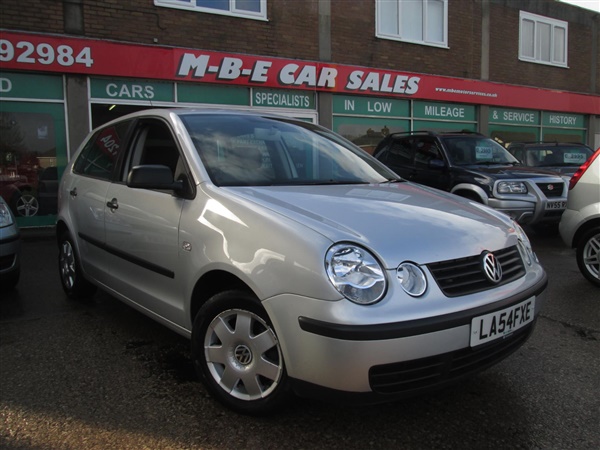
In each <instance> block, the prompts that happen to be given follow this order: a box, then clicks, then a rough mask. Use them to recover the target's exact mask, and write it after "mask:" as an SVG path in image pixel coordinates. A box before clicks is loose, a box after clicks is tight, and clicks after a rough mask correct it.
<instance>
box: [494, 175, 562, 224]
mask: <svg viewBox="0 0 600 450" xmlns="http://www.w3.org/2000/svg"><path fill="white" fill-rule="evenodd" d="M520 182H523V183H524V184H525V185H527V194H524V195H518V194H514V195H512V194H511V195H508V194H500V193H499V192H498V189H497V188H498V182H497V183H496V184H495V185H494V189H493V196H492V197H490V198H489V200H488V206H491V207H492V208H494V209H496V210H498V211H502V212H503V213H505V214H507V215H509V216H510V217H512V218H513V219H514V220H516V221H517V222H519V223H520V224H521V225H538V224H553V223H558V222H559V221H560V217H561V215H562V213H563V212H564V210H565V208H566V205H567V193H568V183H565V182H564V181H560V182H557V180H555V179H553V178H550V179H545V178H544V179H538V180H536V181H535V182H534V181H533V180H520ZM550 186H552V189H548V187H550ZM543 189H546V191H547V194H548V195H546V193H545V192H544V190H543ZM551 192H553V193H552V194H551Z"/></svg>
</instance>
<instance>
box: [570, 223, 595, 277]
mask: <svg viewBox="0 0 600 450" xmlns="http://www.w3.org/2000/svg"><path fill="white" fill-rule="evenodd" d="M576 255H577V265H578V266H579V270H580V271H581V273H582V274H583V276H584V277H586V278H587V279H588V280H589V281H590V282H591V283H593V284H595V285H596V286H600V227H595V228H592V229H591V230H588V231H586V232H585V234H584V235H583V236H582V237H581V239H580V240H579V242H578V243H577V253H576Z"/></svg>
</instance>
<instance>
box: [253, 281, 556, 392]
mask: <svg viewBox="0 0 600 450" xmlns="http://www.w3.org/2000/svg"><path fill="white" fill-rule="evenodd" d="M522 282H523V281H522V280H521V283H522ZM516 284H519V282H515V283H511V284H509V285H506V286H502V289H500V288H499V289H498V290H503V291H504V293H509V292H510V293H511V294H509V295H504V297H503V298H502V299H500V300H498V301H494V302H491V303H488V304H484V305H481V306H478V307H475V308H470V309H467V310H464V311H458V312H453V313H450V314H444V315H439V316H435V317H429V318H423V319H416V320H408V321H402V322H391V323H381V324H371V325H359V324H356V323H354V324H352V323H340V322H338V323H335V322H332V321H331V320H322V318H315V317H316V316H319V315H320V314H319V312H318V311H317V310H316V309H315V308H318V304H317V303H314V302H319V301H318V300H311V299H307V298H302V297H297V296H289V295H288V296H285V297H287V299H283V298H275V299H269V300H267V301H265V302H264V305H265V307H266V309H267V312H268V313H269V315H270V317H271V318H272V319H273V325H274V327H275V330H276V332H277V334H278V336H279V340H280V343H281V346H282V351H283V354H284V359H285V361H286V368H287V372H288V375H289V377H290V378H291V379H292V381H293V382H294V386H295V389H296V391H297V392H298V393H300V394H303V395H306V394H308V395H310V394H311V392H314V391H317V392H318V393H319V395H323V392H324V391H325V392H327V393H329V394H333V395H334V396H337V397H346V396H350V397H352V398H353V401H355V399H356V398H357V397H363V398H364V399H365V401H378V400H383V399H386V400H389V399H391V398H394V397H404V396H407V395H412V394H414V393H419V392H421V391H424V390H429V389H434V388H437V387H441V386H443V385H445V384H448V383H450V382H452V381H455V380H456V379H458V378H461V377H463V376H466V375H468V374H470V373H473V372H476V371H479V370H483V369H485V368H487V367H489V366H491V365H493V364H495V363H497V362H498V361H500V360H501V359H503V358H504V357H506V356H508V354H510V353H512V351H514V350H516V349H517V348H519V347H520V346H521V345H522V344H523V343H524V342H525V340H526V339H527V337H528V336H529V335H530V334H531V331H532V329H533V326H534V323H535V320H534V322H533V323H530V324H529V325H528V326H526V327H524V328H522V329H519V330H517V331H515V332H514V333H513V334H511V335H509V336H506V337H504V338H500V339H497V340H494V341H492V342H491V343H489V344H484V345H480V346H477V347H473V348H471V347H470V336H471V320H472V319H473V318H475V317H478V316H481V315H484V314H487V313H490V312H494V311H498V310H502V309H504V308H507V307H509V306H512V305H515V304H517V303H520V302H522V301H523V300H526V299H528V298H531V297H535V313H534V315H535V317H537V316H538V314H539V311H540V308H541V307H542V304H543V300H544V291H545V288H546V286H547V278H546V275H545V273H543V271H542V272H541V276H539V277H538V278H537V281H536V282H534V283H533V284H530V285H529V287H528V288H525V289H522V290H520V291H519V292H518V294H515V293H514V292H515V285H516ZM480 294H481V293H480ZM483 294H484V295H486V294H487V295H488V296H489V297H490V298H491V297H492V295H491V294H490V291H487V293H483ZM340 302H345V300H341V301H340ZM320 303H329V304H331V303H339V302H320ZM307 304H308V305H309V306H308V308H303V307H302V306H301V305H307ZM321 312H323V311H321ZM366 312H367V311H365V313H366ZM309 314H310V316H309ZM324 316H326V313H323V314H322V317H324ZM460 361H462V362H460ZM465 362H466V363H465ZM432 365H433V366H437V367H436V368H434V369H433V372H431V371H430V372H427V371H428V370H429V369H431V367H432ZM452 367H455V368H457V369H455V370H453V369H452ZM427 368H429V369H427ZM423 371H425V372H427V373H424V372H423ZM423 373H424V375H423V376H421V374H423ZM412 375H416V378H415V377H413V376H412Z"/></svg>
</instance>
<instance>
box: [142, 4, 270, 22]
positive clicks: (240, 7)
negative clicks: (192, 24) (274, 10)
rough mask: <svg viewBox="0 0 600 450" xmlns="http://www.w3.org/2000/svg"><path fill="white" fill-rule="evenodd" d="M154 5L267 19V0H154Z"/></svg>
mask: <svg viewBox="0 0 600 450" xmlns="http://www.w3.org/2000/svg"><path fill="white" fill-rule="evenodd" d="M154 4H155V5H156V6H163V7H166V8H177V9H186V10H189V11H195V12H201V13H209V14H222V15H228V16H235V17H244V18H246V19H258V20H267V0H154Z"/></svg>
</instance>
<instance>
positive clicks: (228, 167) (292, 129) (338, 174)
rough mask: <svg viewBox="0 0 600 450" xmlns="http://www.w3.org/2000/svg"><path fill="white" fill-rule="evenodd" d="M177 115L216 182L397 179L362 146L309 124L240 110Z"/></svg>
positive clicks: (253, 183) (260, 183) (311, 182)
mask: <svg viewBox="0 0 600 450" xmlns="http://www.w3.org/2000/svg"><path fill="white" fill-rule="evenodd" d="M180 117H181V120H182V122H183V123H184V125H185V127H186V129H187V131H188V133H189V135H190V137H191V138H192V141H193V143H194V145H195V147H196V150H197V151H198V154H199V155H200V158H201V160H202V162H203V164H204V166H205V168H206V170H207V172H208V174H209V176H210V178H211V180H212V181H213V182H214V183H215V184H216V185H219V186H265V185H315V184H363V183H364V184H367V183H382V182H385V181H388V180H390V179H393V178H396V175H394V174H393V173H392V172H391V171H389V169H387V168H385V167H384V166H383V165H381V164H380V163H379V162H378V161H376V160H375V159H374V158H372V157H371V156H370V155H368V154H367V153H365V152H364V151H363V150H361V149H360V148H358V147H355V146H354V145H353V144H352V143H350V142H348V141H346V140H345V139H343V138H342V137H341V136H338V135H336V134H335V133H332V132H330V131H329V130H327V129H325V128H322V127H320V126H317V125H314V124H311V123H306V122H302V121H296V120H292V119H285V118H272V117H262V116H254V115H242V114H239V115H236V114H231V115H228V114H215V115H207V114H184V115H181V116H180Z"/></svg>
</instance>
